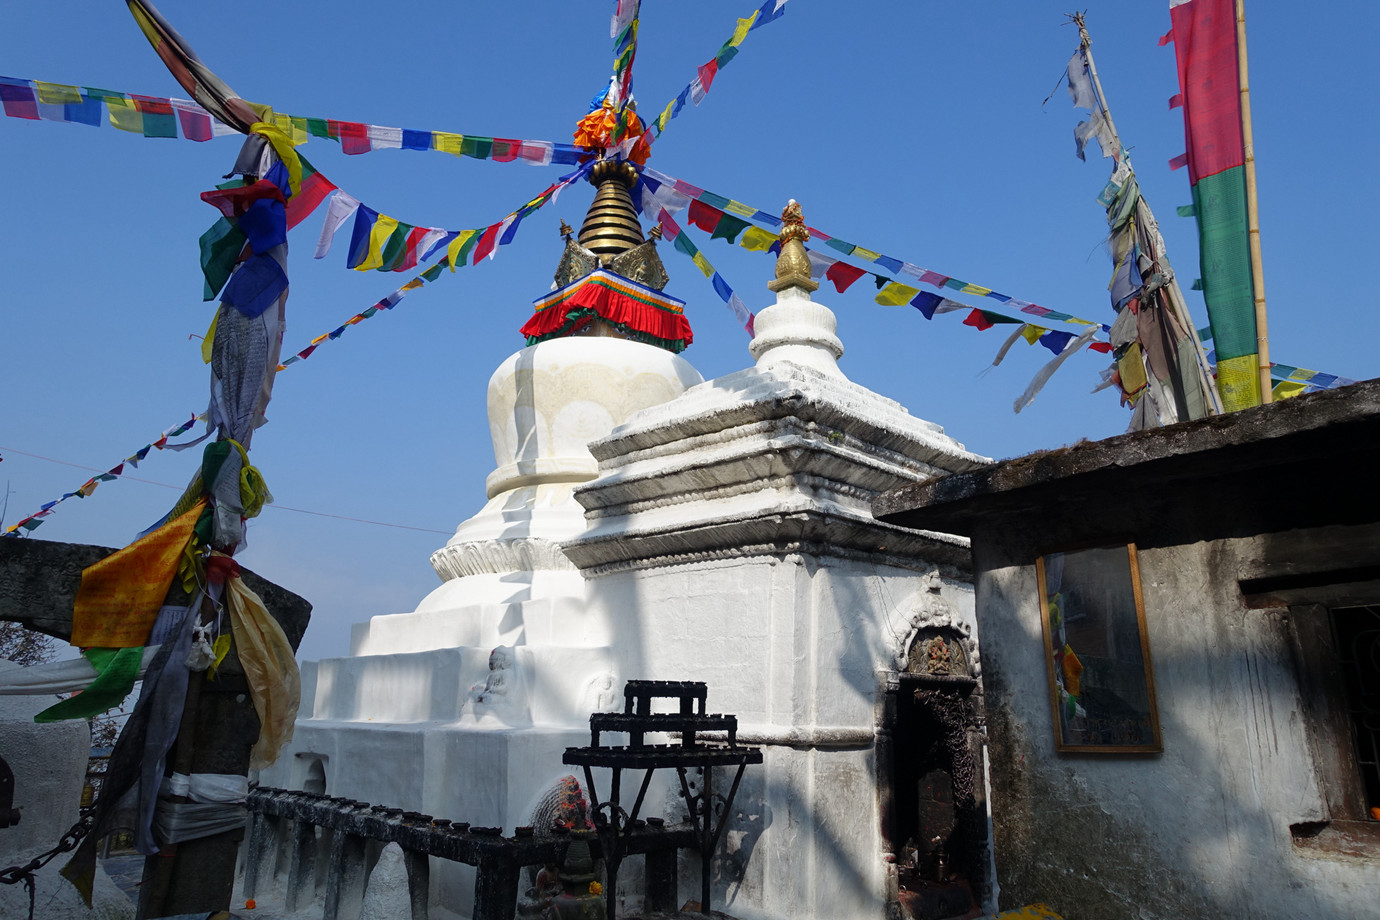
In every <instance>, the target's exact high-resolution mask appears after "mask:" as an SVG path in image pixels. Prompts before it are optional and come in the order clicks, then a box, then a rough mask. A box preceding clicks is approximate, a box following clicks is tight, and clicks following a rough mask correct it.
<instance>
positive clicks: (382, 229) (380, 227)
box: [355, 214, 398, 272]
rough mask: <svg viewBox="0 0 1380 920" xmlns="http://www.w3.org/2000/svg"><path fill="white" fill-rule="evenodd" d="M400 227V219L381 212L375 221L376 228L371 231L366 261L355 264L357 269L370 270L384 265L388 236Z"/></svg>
mask: <svg viewBox="0 0 1380 920" xmlns="http://www.w3.org/2000/svg"><path fill="white" fill-rule="evenodd" d="M397 229H398V219H397V218H396V217H389V216H388V215H387V214H380V215H379V219H378V220H376V221H374V228H373V229H372V230H370V231H369V254H368V255H367V256H365V257H364V261H363V262H361V263H359V264H358V265H356V266H355V271H361V272H365V271H369V270H371V269H375V268H382V267H383V247H384V246H385V245H386V244H387V243H388V238H389V237H390V236H392V235H393V231H394V230H397Z"/></svg>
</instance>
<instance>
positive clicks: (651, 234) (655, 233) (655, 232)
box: [647, 224, 662, 240]
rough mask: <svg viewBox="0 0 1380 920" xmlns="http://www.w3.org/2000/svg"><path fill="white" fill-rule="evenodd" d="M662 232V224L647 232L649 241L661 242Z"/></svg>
mask: <svg viewBox="0 0 1380 920" xmlns="http://www.w3.org/2000/svg"><path fill="white" fill-rule="evenodd" d="M661 232H662V231H661V224H657V225H656V226H655V227H653V228H652V229H650V230H648V231H647V237H648V239H653V240H659V239H661Z"/></svg>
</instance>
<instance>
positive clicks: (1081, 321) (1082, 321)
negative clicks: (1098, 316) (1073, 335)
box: [1064, 316, 1097, 326]
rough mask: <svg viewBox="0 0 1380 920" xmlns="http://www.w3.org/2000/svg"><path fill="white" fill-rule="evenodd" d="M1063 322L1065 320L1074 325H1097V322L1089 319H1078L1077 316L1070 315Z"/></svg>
mask: <svg viewBox="0 0 1380 920" xmlns="http://www.w3.org/2000/svg"><path fill="white" fill-rule="evenodd" d="M1064 322H1066V323H1072V324H1073V325H1075V326H1096V325H1097V323H1094V322H1090V321H1088V320H1086V319H1079V318H1078V317H1076V316H1070V317H1069V318H1068V319H1066V320H1064Z"/></svg>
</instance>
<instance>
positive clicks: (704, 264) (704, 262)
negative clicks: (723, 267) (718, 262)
mask: <svg viewBox="0 0 1380 920" xmlns="http://www.w3.org/2000/svg"><path fill="white" fill-rule="evenodd" d="M694 262H695V267H696V268H698V269H699V270H700V271H702V272H704V276H705V277H706V278H708V277H709V276H710V275H712V274H714V266H712V265H710V264H709V260H708V259H706V258H705V257H704V253H702V252H697V253H695V258H694Z"/></svg>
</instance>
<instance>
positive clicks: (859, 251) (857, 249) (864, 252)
mask: <svg viewBox="0 0 1380 920" xmlns="http://www.w3.org/2000/svg"><path fill="white" fill-rule="evenodd" d="M849 255H850V256H856V257H858V258H859V259H866V260H867V261H869V262H876V261H877V260H878V259H880V258H881V257H882V254H881V253H880V252H873V251H872V250H871V249H863V248H862V247H861V246H854V247H853V251H852V252H850V253H849ZM915 293H917V294H918V293H920V292H919V291H916V292H915Z"/></svg>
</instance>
